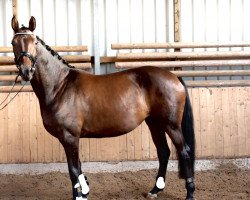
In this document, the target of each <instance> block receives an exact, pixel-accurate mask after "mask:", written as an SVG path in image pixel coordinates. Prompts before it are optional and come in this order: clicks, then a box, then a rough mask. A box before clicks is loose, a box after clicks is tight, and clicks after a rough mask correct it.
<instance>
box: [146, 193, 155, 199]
mask: <svg viewBox="0 0 250 200" xmlns="http://www.w3.org/2000/svg"><path fill="white" fill-rule="evenodd" d="M147 199H148V200H150V199H157V194H152V193H150V192H149V193H148V195H147Z"/></svg>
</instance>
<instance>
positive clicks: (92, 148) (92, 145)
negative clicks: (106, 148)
mask: <svg viewBox="0 0 250 200" xmlns="http://www.w3.org/2000/svg"><path fill="white" fill-rule="evenodd" d="M89 160H90V161H97V140H96V139H93V138H90V139H89Z"/></svg>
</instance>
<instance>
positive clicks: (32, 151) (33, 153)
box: [28, 93, 38, 163]
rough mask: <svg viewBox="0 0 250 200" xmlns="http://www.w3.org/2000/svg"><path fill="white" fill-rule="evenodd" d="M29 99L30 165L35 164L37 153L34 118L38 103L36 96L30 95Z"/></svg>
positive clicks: (35, 120) (35, 121) (35, 122)
mask: <svg viewBox="0 0 250 200" xmlns="http://www.w3.org/2000/svg"><path fill="white" fill-rule="evenodd" d="M29 97H30V99H29V102H28V103H29V106H30V113H29V117H30V120H29V122H30V124H29V128H30V130H29V132H30V137H29V139H30V161H31V162H32V163H34V162H37V161H38V159H37V153H38V149H37V142H38V141H37V132H36V127H37V118H36V112H37V108H38V105H37V104H38V102H37V98H36V95H35V94H34V93H30V96H29Z"/></svg>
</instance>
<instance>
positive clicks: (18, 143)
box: [12, 94, 23, 163]
mask: <svg viewBox="0 0 250 200" xmlns="http://www.w3.org/2000/svg"><path fill="white" fill-rule="evenodd" d="M21 101H22V95H21V94H18V95H17V96H16V97H15V99H14V100H13V101H12V103H13V104H14V106H15V108H16V113H15V114H16V115H17V120H18V121H17V128H18V129H17V130H16V131H17V132H16V138H15V140H16V145H15V163H20V162H22V159H23V151H22V147H23V144H22V143H23V140H22V139H23V137H22V128H23V126H22V118H23V112H22V107H21V106H20V104H21Z"/></svg>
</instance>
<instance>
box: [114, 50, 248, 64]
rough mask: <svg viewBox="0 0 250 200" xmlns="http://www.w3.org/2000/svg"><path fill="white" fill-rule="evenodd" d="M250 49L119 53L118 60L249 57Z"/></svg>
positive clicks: (230, 58)
mask: <svg viewBox="0 0 250 200" xmlns="http://www.w3.org/2000/svg"><path fill="white" fill-rule="evenodd" d="M249 56H250V51H205V52H203V51H202V52H144V53H118V54H117V61H116V62H119V61H140V60H141V61H143V60H144V61H150V60H165V61H166V60H173V59H174V60H176V59H177V60H203V59H207V60H212V59H218V60H226V59H229V60H232V59H248V58H249Z"/></svg>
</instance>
